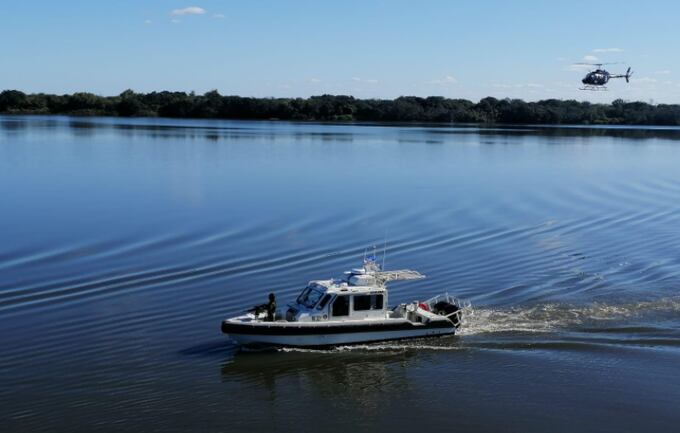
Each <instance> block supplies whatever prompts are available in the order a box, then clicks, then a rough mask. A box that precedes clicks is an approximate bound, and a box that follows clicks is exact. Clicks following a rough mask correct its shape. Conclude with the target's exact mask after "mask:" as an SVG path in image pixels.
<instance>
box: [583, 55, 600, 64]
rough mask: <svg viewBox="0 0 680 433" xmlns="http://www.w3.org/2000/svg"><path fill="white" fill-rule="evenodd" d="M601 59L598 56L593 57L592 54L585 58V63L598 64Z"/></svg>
mask: <svg viewBox="0 0 680 433" xmlns="http://www.w3.org/2000/svg"><path fill="white" fill-rule="evenodd" d="M598 60H599V59H598V58H597V57H596V56H593V55H591V54H588V55H587V56H583V61H584V62H597V61H598Z"/></svg>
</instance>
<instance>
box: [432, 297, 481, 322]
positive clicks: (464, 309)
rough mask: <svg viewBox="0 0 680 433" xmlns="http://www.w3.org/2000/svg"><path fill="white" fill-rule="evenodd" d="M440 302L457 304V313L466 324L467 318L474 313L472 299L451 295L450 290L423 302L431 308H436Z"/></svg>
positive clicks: (459, 318)
mask: <svg viewBox="0 0 680 433" xmlns="http://www.w3.org/2000/svg"><path fill="white" fill-rule="evenodd" d="M439 302H447V303H449V304H454V305H457V306H458V308H459V310H458V311H457V312H456V313H455V314H457V316H458V320H460V322H461V324H464V323H465V319H466V318H467V317H469V316H471V315H472V314H473V309H472V303H471V302H470V301H467V300H464V299H460V298H457V297H455V296H451V295H450V294H449V292H445V293H442V294H440V295H437V296H434V297H432V298H430V299H428V300H427V301H425V302H423V303H424V304H426V305H427V306H428V307H429V308H430V310H434V306H435V305H436V304H438V303H439Z"/></svg>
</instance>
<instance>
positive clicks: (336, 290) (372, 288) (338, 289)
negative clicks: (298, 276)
mask: <svg viewBox="0 0 680 433" xmlns="http://www.w3.org/2000/svg"><path fill="white" fill-rule="evenodd" d="M309 284H310V285H312V284H316V285H317V286H321V287H322V288H324V289H326V293H329V294H347V293H385V292H387V288H385V286H378V285H374V284H371V285H365V286H356V285H354V284H349V283H347V281H344V280H332V279H331V280H314V281H310V282H309Z"/></svg>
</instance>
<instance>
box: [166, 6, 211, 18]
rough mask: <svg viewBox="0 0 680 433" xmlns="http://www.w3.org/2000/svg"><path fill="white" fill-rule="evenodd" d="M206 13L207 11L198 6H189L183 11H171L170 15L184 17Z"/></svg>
mask: <svg viewBox="0 0 680 433" xmlns="http://www.w3.org/2000/svg"><path fill="white" fill-rule="evenodd" d="M205 12H206V11H205V9H203V8H199V7H198V6H189V7H186V8H182V9H173V10H171V11H170V15H172V16H174V17H180V16H184V15H203V14H205Z"/></svg>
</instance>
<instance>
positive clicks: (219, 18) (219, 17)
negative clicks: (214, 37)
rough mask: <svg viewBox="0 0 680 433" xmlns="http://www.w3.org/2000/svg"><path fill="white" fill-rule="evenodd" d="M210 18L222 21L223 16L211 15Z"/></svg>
mask: <svg viewBox="0 0 680 433" xmlns="http://www.w3.org/2000/svg"><path fill="white" fill-rule="evenodd" d="M212 17H213V18H215V19H216V20H221V19H224V14H213V16H212Z"/></svg>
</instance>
